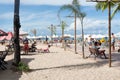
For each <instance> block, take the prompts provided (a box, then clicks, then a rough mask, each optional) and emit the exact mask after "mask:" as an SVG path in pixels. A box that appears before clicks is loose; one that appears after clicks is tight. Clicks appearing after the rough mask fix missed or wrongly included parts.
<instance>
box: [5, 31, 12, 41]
mask: <svg viewBox="0 0 120 80" xmlns="http://www.w3.org/2000/svg"><path fill="white" fill-rule="evenodd" d="M12 37H13V33H12V32H8V36H6V38H5V39H6V40H11V39H12Z"/></svg>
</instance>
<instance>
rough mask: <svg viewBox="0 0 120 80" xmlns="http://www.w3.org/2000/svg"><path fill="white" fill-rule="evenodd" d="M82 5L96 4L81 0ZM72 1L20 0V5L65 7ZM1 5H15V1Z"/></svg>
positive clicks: (8, 0) (0, 1)
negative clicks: (64, 5)
mask: <svg viewBox="0 0 120 80" xmlns="http://www.w3.org/2000/svg"><path fill="white" fill-rule="evenodd" d="M79 1H80V4H81V5H85V6H88V5H90V6H91V5H94V4H95V2H86V0H79ZM71 2H72V0H20V3H22V4H25V5H63V4H71ZM0 3H1V4H13V3H14V0H0Z"/></svg>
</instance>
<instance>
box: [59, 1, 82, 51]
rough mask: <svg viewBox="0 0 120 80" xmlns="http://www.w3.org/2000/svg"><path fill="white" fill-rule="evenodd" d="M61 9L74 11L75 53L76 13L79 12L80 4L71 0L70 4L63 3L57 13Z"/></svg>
mask: <svg viewBox="0 0 120 80" xmlns="http://www.w3.org/2000/svg"><path fill="white" fill-rule="evenodd" d="M62 10H69V11H71V12H72V13H74V18H75V27H74V30H75V31H74V42H75V53H77V46H76V17H77V15H78V14H80V4H79V1H78V0H73V1H72V4H68V5H63V6H62V7H61V8H60V10H59V11H58V13H60V12H61V11H62Z"/></svg>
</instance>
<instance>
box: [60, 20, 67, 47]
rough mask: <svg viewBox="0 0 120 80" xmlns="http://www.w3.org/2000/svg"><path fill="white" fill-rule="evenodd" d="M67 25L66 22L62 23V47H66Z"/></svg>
mask: <svg viewBox="0 0 120 80" xmlns="http://www.w3.org/2000/svg"><path fill="white" fill-rule="evenodd" d="M66 25H67V24H66V23H65V21H62V22H61V29H62V47H63V46H64V42H65V41H64V30H65V27H66Z"/></svg>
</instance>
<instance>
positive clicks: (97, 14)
mask: <svg viewBox="0 0 120 80" xmlns="http://www.w3.org/2000/svg"><path fill="white" fill-rule="evenodd" d="M20 1H21V4H20V23H21V30H24V31H27V32H29V33H31V30H32V29H37V35H50V31H49V30H48V27H49V26H50V25H51V24H53V25H59V23H60V22H59V19H58V17H57V13H58V10H59V8H60V7H61V6H62V5H63V4H70V3H71V2H72V0H65V1H63V0H56V1H54V0H43V1H40V0H34V1H33V0H20ZM79 1H80V4H81V6H82V8H81V10H82V11H84V12H85V13H86V14H87V16H86V17H85V19H84V32H85V34H93V33H96V34H98V33H101V34H107V33H108V21H107V20H108V12H107V10H106V11H104V12H101V11H96V9H95V4H96V3H95V2H86V1H85V0H79ZM13 12H14V0H4V1H2V0H1V1H0V29H2V30H4V31H6V32H8V31H13ZM69 14H70V12H69V11H64V12H62V13H61V19H62V20H64V21H65V22H66V23H67V24H68V26H67V27H66V29H65V34H72V35H73V34H74V18H68V17H66V16H68V15H69ZM119 17H120V14H119V13H118V14H116V16H115V17H114V19H113V20H112V32H114V33H117V32H119V30H120V24H119V23H120V20H119ZM80 33H81V25H80V20H79V19H77V34H78V35H79V34H80ZM31 34H32V33H31ZM57 35H61V29H60V28H59V27H58V28H57Z"/></svg>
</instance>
